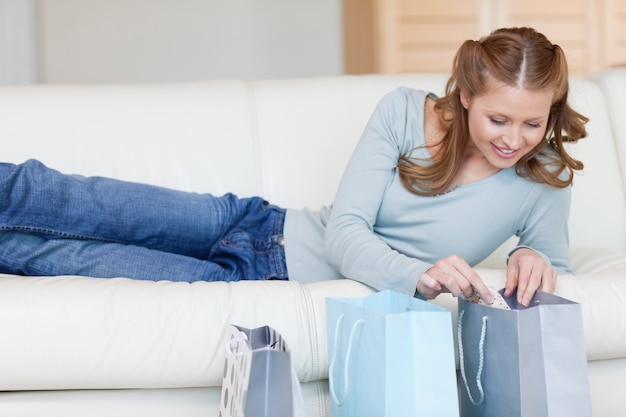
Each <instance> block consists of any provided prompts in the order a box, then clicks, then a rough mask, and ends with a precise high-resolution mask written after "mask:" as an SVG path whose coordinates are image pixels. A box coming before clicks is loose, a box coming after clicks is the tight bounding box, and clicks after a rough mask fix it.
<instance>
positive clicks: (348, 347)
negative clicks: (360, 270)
mask: <svg viewBox="0 0 626 417" xmlns="http://www.w3.org/2000/svg"><path fill="white" fill-rule="evenodd" d="M326 326H327V334H328V355H329V358H330V359H329V369H328V371H329V388H330V397H331V415H332V417H343V416H350V417H369V416H371V417H386V416H387V417H420V416H424V417H453V416H454V417H458V415H459V404H458V391H457V385H456V372H455V363H454V344H453V331H452V317H451V314H450V312H449V311H447V310H445V309H443V308H441V307H439V306H436V305H435V304H432V303H429V302H426V301H422V300H419V299H416V298H413V297H409V296H406V295H403V294H400V293H397V292H394V291H390V290H386V291H382V292H379V293H376V294H373V295H370V296H367V297H364V298H327V299H326Z"/></svg>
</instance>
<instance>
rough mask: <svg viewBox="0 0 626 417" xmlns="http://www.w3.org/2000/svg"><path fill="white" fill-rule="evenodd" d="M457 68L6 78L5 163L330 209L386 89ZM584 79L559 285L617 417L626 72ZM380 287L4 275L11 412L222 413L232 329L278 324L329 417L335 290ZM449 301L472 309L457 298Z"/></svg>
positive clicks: (624, 346) (2, 358)
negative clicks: (568, 267)
mask: <svg viewBox="0 0 626 417" xmlns="http://www.w3.org/2000/svg"><path fill="white" fill-rule="evenodd" d="M445 79H446V76H445V75H441V74H410V75H394V76H383V75H375V76H341V77H330V78H312V79H283V80H261V81H247V82H244V81H240V80H214V81H207V82H193V83H181V84H166V85H101V86H51V85H49V86H46V85H42V86H9V87H2V88H0V144H1V145H0V159H1V160H3V161H9V162H22V161H24V160H26V159H29V158H36V159H39V160H41V161H42V162H44V163H45V164H47V165H49V166H51V167H54V168H57V169H59V170H61V171H64V172H67V173H78V174H83V175H105V176H111V177H116V178H121V179H125V180H132V181H141V182H148V183H152V184H158V185H163V186H168V187H174V188H179V189H183V190H192V191H198V192H211V193H214V194H221V193H225V192H229V191H230V192H235V193H237V194H239V195H241V196H246V195H262V196H264V197H265V198H266V199H268V200H270V201H271V202H273V203H275V204H279V205H282V206H286V207H304V206H307V207H310V208H318V207H320V206H322V205H326V204H329V203H331V202H332V200H333V195H334V192H335V188H336V185H337V183H338V180H339V177H340V175H341V173H342V170H343V167H344V165H345V163H346V161H347V159H348V158H349V156H350V154H351V152H352V149H353V147H354V145H355V143H356V141H357V140H358V138H359V135H360V133H361V130H362V129H363V127H364V125H365V123H366V121H367V119H368V117H369V115H370V114H371V112H372V110H373V108H374V106H375V105H376V103H377V102H378V100H379V99H380V98H381V97H382V95H383V94H384V93H386V92H387V91H390V90H392V89H394V88H395V87H397V86H400V85H405V86H411V87H416V88H422V89H428V90H432V91H434V92H437V93H440V92H441V91H442V89H443V86H444V82H445ZM571 87H572V90H571V103H572V104H573V106H574V107H575V108H576V109H578V110H579V111H580V112H582V113H584V114H586V115H587V116H589V117H590V119H591V121H590V122H589V124H588V130H589V137H588V138H587V139H584V140H583V141H581V142H580V143H579V144H578V145H576V146H575V147H574V148H573V153H574V155H575V156H576V157H578V158H580V159H582V160H583V161H584V162H585V165H586V168H585V171H584V173H583V174H581V175H578V176H577V177H576V179H575V184H574V188H573V203H572V209H571V215H570V226H571V229H570V230H571V232H570V237H571V249H572V259H573V266H574V275H567V276H562V277H560V278H559V282H558V288H557V294H559V295H561V296H564V297H566V298H569V299H572V300H575V301H578V302H580V303H581V304H582V312H583V320H584V330H585V340H586V350H587V358H588V364H589V382H590V387H591V394H592V402H593V410H594V414H593V415H594V417H615V416H618V415H624V413H625V412H626V406H625V405H624V403H623V382H624V380H625V379H626V187H625V184H626V117H624V115H625V114H626V113H625V112H626V69H616V70H613V71H609V72H606V73H602V74H596V75H594V76H593V77H589V78H588V79H573V80H572V83H571ZM507 245H508V244H507ZM507 245H505V247H506V246H507ZM503 250H504V248H503ZM287 251H288V247H287ZM502 253H503V251H497V252H496V253H495V254H494V255H493V256H492V257H490V258H489V259H488V260H486V261H485V262H484V263H483V264H481V265H480V267H479V272H480V274H481V275H482V276H483V278H484V279H485V280H486V281H487V282H488V283H489V284H490V285H493V286H496V287H502V286H503V283H504V273H503V271H504V269H503V267H504V257H503V255H502ZM370 293H372V290H371V289H369V288H367V287H365V286H363V285H361V284H359V283H356V282H353V281H349V280H337V281H326V282H320V283H316V284H309V285H300V284H298V283H296V282H286V283H285V282H238V283H230V284H227V283H195V284H186V283H172V282H169V281H161V282H144V281H133V280H129V279H125V278H123V277H120V278H116V279H94V278H84V277H43V278H26V277H18V276H2V277H1V278H0V335H1V338H0V340H1V342H0V391H1V392H0V415H2V416H11V417H19V416H28V417H30V416H46V417H53V416H63V417H73V416H81V417H82V416H86V415H89V416H139V415H142V416H143V415H145V416H152V417H161V416H172V417H180V416H186V417H196V416H197V417H200V416H202V417H206V416H217V410H218V407H219V397H220V383H221V378H222V373H223V364H224V362H223V361H224V354H225V349H226V347H225V334H226V333H225V330H226V328H227V325H228V324H229V323H234V324H238V325H241V326H244V327H257V326H261V325H265V324H267V325H270V326H272V327H274V328H276V329H277V330H278V331H280V332H281V333H282V334H283V336H284V337H285V338H286V340H287V342H288V344H289V346H290V347H291V350H292V353H293V362H294V366H295V368H296V370H297V373H298V376H299V378H300V380H301V382H302V388H303V393H304V397H305V404H306V407H307V411H308V415H309V417H318V416H319V417H322V416H328V415H329V403H328V401H329V400H328V384H327V380H326V379H327V374H328V373H327V365H328V358H327V348H326V328H325V312H324V300H325V297H327V296H355V297H358V296H365V295H368V294H370ZM435 302H436V303H437V304H440V305H442V306H444V307H446V308H449V309H451V310H452V311H453V317H456V301H455V300H454V299H453V298H452V297H449V296H445V295H443V296H441V297H439V298H438V299H437V300H436V301H435ZM455 320H456V318H455Z"/></svg>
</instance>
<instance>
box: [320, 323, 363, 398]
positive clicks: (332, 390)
mask: <svg viewBox="0 0 626 417" xmlns="http://www.w3.org/2000/svg"><path fill="white" fill-rule="evenodd" d="M344 317H345V314H342V315H340V316H339V318H337V323H336V324H335V340H334V341H333V356H332V357H331V359H330V364H329V365H328V387H329V390H330V395H331V397H333V401H334V402H335V404H337V405H341V404H343V403H344V401H345V400H346V397H347V396H348V387H349V386H350V383H349V379H348V378H349V375H348V369H349V366H350V358H351V356H352V344H353V342H354V336H355V335H356V332H357V330H358V328H359V326H362V325H363V324H364V323H365V320H363V319H359V320H357V321H355V322H354V324H353V325H352V329H351V330H350V336H349V338H348V349H347V351H346V362H345V364H344V369H343V396H342V397H341V400H340V399H339V398H338V397H337V393H336V392H335V383H334V381H333V374H334V368H335V361H336V359H337V344H338V340H339V328H340V327H341V323H343V319H344Z"/></svg>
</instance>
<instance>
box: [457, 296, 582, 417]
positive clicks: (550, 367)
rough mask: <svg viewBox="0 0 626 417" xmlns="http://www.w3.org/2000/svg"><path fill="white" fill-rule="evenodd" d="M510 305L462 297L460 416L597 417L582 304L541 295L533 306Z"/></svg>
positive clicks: (510, 302)
mask: <svg viewBox="0 0 626 417" xmlns="http://www.w3.org/2000/svg"><path fill="white" fill-rule="evenodd" d="M503 291H504V290H501V291H500V293H501V294H502V293H503ZM505 301H506V302H507V304H508V305H509V306H510V308H511V309H510V310H503V309H498V308H493V307H490V306H486V305H481V304H475V303H472V302H469V301H467V300H465V298H464V297H462V296H461V297H459V300H458V305H459V320H458V332H457V337H458V343H459V359H460V364H459V366H460V370H461V384H462V386H461V416H462V417H474V416H476V417H478V416H480V417H502V416H507V417H548V416H550V417H561V416H567V417H591V398H590V392H589V379H588V373H587V360H586V355H585V340H584V335H583V326H582V314H581V309H580V304H577V303H575V302H573V301H570V300H566V299H564V298H562V297H558V296H556V295H553V294H548V293H545V292H541V291H537V293H536V294H535V296H534V297H533V299H532V301H531V303H530V306H529V307H524V306H521V305H519V304H518V303H517V301H516V295H515V294H513V295H512V296H511V297H505Z"/></svg>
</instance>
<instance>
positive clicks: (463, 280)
mask: <svg viewBox="0 0 626 417" xmlns="http://www.w3.org/2000/svg"><path fill="white" fill-rule="evenodd" d="M420 283H421V285H420V284H419V283H418V291H420V293H421V294H422V295H423V296H424V297H427V298H428V295H432V294H434V295H433V298H434V297H436V296H437V295H439V293H441V292H450V293H451V294H452V295H454V296H455V297H457V296H459V295H460V294H461V293H463V294H464V295H465V296H466V297H469V296H470V295H472V294H473V292H474V290H476V291H478V293H479V294H480V295H481V297H482V298H483V299H484V300H485V301H486V302H487V303H489V304H490V303H491V302H492V296H491V292H490V291H489V288H487V286H486V285H485V283H484V282H483V280H482V279H481V278H480V276H478V274H477V273H476V271H474V269H472V267H470V266H469V265H468V264H467V262H465V260H464V259H462V258H460V257H458V256H456V255H452V256H449V257H447V258H445V259H441V260H439V261H437V262H436V263H435V265H434V266H433V267H432V268H430V269H429V270H428V271H427V272H426V273H425V274H424V275H423V276H422V278H421V279H420ZM422 290H423V291H426V292H427V293H428V295H427V294H424V293H422Z"/></svg>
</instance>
